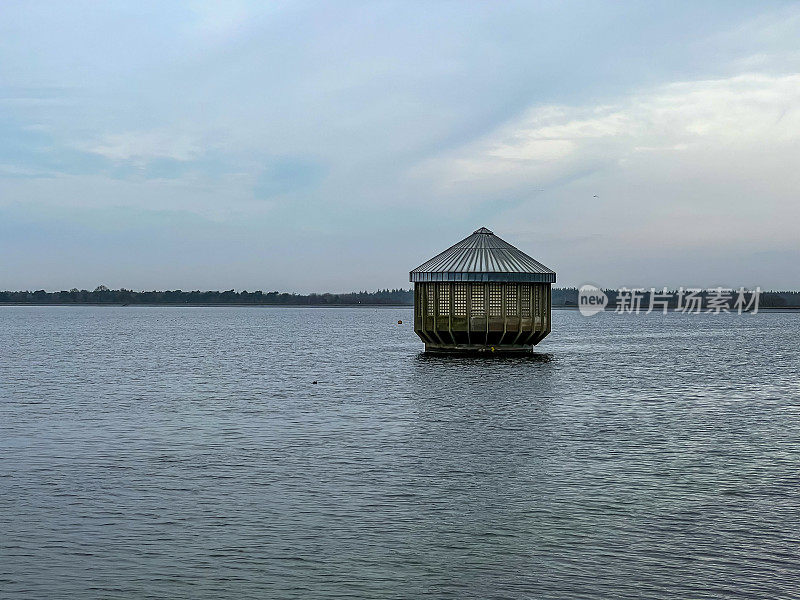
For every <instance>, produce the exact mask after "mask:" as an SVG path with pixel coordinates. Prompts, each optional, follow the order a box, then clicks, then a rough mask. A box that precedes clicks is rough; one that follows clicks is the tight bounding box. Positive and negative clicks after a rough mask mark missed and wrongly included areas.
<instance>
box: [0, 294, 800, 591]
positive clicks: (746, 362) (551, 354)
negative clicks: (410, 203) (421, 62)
mask: <svg viewBox="0 0 800 600" xmlns="http://www.w3.org/2000/svg"><path fill="white" fill-rule="evenodd" d="M410 317H411V312H410V310H408V309H372V308H364V309H302V308H168V307H164V308H160V307H149V308H145V307H128V308H110V307H104V308H98V307H74V308H73V307H5V308H1V309H0V349H1V350H0V352H2V354H1V355H0V454H1V456H0V458H1V459H2V460H1V461H0V597H2V598H4V599H5V598H31V599H33V598H37V599H39V598H81V599H92V598H255V597H261V598H418V597H423V596H425V597H432V598H537V599H538V598H564V599H572V598H798V597H800V546H799V545H798V542H800V380H799V379H798V367H799V366H800V314H798V313H780V314H759V315H747V316H730V315H728V316H712V315H678V314H670V315H666V316H664V315H650V316H644V315H626V316H617V315H610V314H602V315H598V316H595V317H592V318H588V319H587V318H584V317H581V316H580V315H579V314H578V313H575V312H566V311H556V312H555V313H554V322H555V324H554V333H553V334H552V335H551V337H550V338H548V339H547V340H546V341H545V342H544V343H543V344H542V345H540V346H539V349H538V353H537V354H536V355H534V356H532V357H530V358H528V359H519V358H516V359H502V358H497V357H491V358H485V359H465V358H435V357H428V356H424V355H422V354H420V350H421V344H420V343H419V341H418V340H417V339H416V337H415V336H414V335H413V332H412V330H411V326H410V325H409V324H408V323H409V321H410ZM398 319H403V320H404V322H406V324H405V325H402V326H399V325H397V324H396V323H397V320H398ZM313 380H318V381H319V383H318V384H317V385H313V384H312V383H311V382H312V381H313Z"/></svg>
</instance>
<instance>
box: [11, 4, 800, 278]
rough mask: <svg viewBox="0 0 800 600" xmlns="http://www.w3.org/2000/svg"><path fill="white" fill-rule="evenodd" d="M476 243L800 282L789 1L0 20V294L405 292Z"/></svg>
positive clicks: (52, 10) (227, 9) (223, 9)
mask: <svg viewBox="0 0 800 600" xmlns="http://www.w3.org/2000/svg"><path fill="white" fill-rule="evenodd" d="M595 196H596V197H595ZM480 226H487V227H489V228H491V229H493V230H494V232H495V233H497V234H498V235H500V236H501V237H503V238H504V239H506V240H507V241H509V242H511V243H512V244H514V245H516V246H518V247H519V248H520V249H522V250H523V251H525V252H527V253H529V254H531V255H532V256H533V257H534V258H536V259H538V260H540V261H541V262H543V263H544V264H546V265H547V266H549V267H550V268H552V269H554V270H555V271H556V272H557V273H558V283H559V285H580V284H582V283H586V282H592V283H595V284H599V285H602V286H607V287H615V286H622V285H627V286H647V287H650V286H658V287H660V286H663V285H666V286H680V285H683V286H701V287H712V286H718V285H723V286H732V287H738V286H740V285H747V286H755V285H760V286H761V287H762V288H773V289H775V288H779V289H787V288H791V289H798V288H800V233H798V228H800V5H798V4H797V3H782V2H764V1H760V2H751V1H748V2H734V1H732V0H723V1H720V2H698V1H696V0H694V1H691V2H685V3H682V2H651V3H646V2H635V3H633V2H631V3H610V2H595V1H592V2H567V3H564V2H526V3H519V4H515V3H493V2H480V3H478V2H475V3H465V2H438V3H437V2H424V3H423V2H410V1H406V2H398V3H392V2H377V3H376V2H366V3H358V2H325V3H305V2H296V3H291V2H278V3H272V4H267V3H264V2H254V3H247V2H191V3H179V2H163V1H161V0H159V1H158V2H152V3H149V2H143V1H142V0H136V1H127V2H88V3H82V2H79V1H74V0H73V1H70V2H60V1H59V2H52V3H47V2H30V1H28V0H24V1H21V2H9V1H8V0H0V289H40V288H44V289H47V290H58V289H69V288H72V287H78V288H89V289H93V288H94V287H96V286H97V285H99V284H104V285H107V286H108V287H113V288H116V287H128V288H132V289H165V288H170V289H176V288H182V289H230V288H235V289H239V290H241V289H248V290H255V289H263V290H286V291H297V292H307V291H348V290H354V289H375V288H383V287H400V286H402V287H407V286H408V285H409V284H408V271H409V270H410V269H412V268H413V267H415V266H417V265H418V264H419V263H421V262H423V261H424V260H426V259H427V258H429V257H431V256H433V255H434V254H436V253H438V252H440V251H441V250H443V249H444V248H446V247H447V246H449V245H451V244H452V243H454V242H456V241H458V240H459V239H461V238H463V237H465V236H466V235H468V234H469V233H471V232H472V231H473V230H474V229H476V228H478V227H480Z"/></svg>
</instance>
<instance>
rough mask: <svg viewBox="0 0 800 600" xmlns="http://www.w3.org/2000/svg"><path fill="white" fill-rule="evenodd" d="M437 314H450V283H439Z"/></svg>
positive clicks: (447, 315)
mask: <svg viewBox="0 0 800 600" xmlns="http://www.w3.org/2000/svg"><path fill="white" fill-rule="evenodd" d="M439 315H440V316H442V317H449V316H450V284H449V283H440V284H439Z"/></svg>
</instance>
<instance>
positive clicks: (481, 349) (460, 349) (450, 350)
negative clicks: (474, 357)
mask: <svg viewBox="0 0 800 600" xmlns="http://www.w3.org/2000/svg"><path fill="white" fill-rule="evenodd" d="M425 352H430V353H433V354H530V353H531V352H533V346H523V345H521V344H520V345H512V344H502V345H500V344H498V345H496V346H486V345H483V344H431V343H426V344H425Z"/></svg>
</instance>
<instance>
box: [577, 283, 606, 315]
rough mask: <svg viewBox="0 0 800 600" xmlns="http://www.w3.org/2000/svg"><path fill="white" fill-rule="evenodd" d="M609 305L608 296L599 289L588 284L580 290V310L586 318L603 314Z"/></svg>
mask: <svg viewBox="0 0 800 600" xmlns="http://www.w3.org/2000/svg"><path fill="white" fill-rule="evenodd" d="M606 304H608V296H606V295H605V293H603V290H601V289H600V288H599V287H597V286H594V285H591V284H586V285H582V286H581V287H580V289H579V290H578V310H580V311H581V314H582V315H583V316H584V317H591V316H592V315H596V314H597V313H599V312H603V311H604V310H605V309H606Z"/></svg>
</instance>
